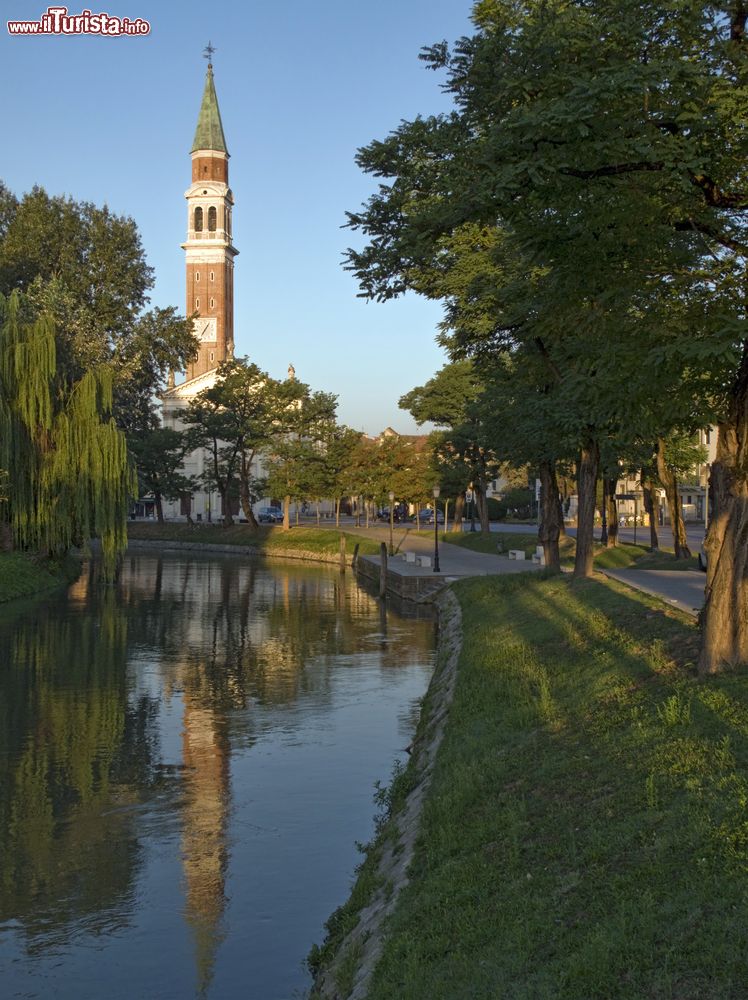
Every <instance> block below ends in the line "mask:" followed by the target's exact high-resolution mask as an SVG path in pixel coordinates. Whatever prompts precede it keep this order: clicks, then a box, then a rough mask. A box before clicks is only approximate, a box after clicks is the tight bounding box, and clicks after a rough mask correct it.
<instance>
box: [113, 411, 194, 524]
mask: <svg viewBox="0 0 748 1000" xmlns="http://www.w3.org/2000/svg"><path fill="white" fill-rule="evenodd" d="M193 444H194V442H193V441H192V440H191V439H190V436H189V435H188V434H187V433H185V432H183V431H176V430H172V429H171V428H168V427H154V428H152V429H150V430H146V431H143V432H141V433H140V434H138V435H134V436H133V437H131V438H130V439H129V441H128V446H129V448H130V452H131V454H132V455H133V457H134V458H135V461H136V463H137V468H138V481H139V484H140V490H141V495H142V494H143V493H153V497H154V499H155V501H156V516H157V518H158V521H159V524H163V521H164V507H163V501H164V500H179V499H180V498H181V497H183V496H185V495H189V494H190V493H192V491H193V490H194V488H195V482H194V480H193V478H192V476H186V475H185V474H184V468H183V466H184V458H185V455H186V454H187V453H188V452H189V451H190V449H191V447H192V445H193Z"/></svg>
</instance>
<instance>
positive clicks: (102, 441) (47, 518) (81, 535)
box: [0, 292, 137, 574]
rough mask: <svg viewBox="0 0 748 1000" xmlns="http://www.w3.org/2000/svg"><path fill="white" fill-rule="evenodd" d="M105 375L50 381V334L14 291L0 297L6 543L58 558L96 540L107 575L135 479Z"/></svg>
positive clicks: (0, 456)
mask: <svg viewBox="0 0 748 1000" xmlns="http://www.w3.org/2000/svg"><path fill="white" fill-rule="evenodd" d="M111 408H112V373H111V371H110V370H109V369H107V368H106V367H104V368H99V369H96V370H90V371H88V372H86V373H85V375H83V377H82V378H80V379H78V380H77V381H75V382H72V383H67V382H65V381H64V380H62V379H61V378H60V377H59V376H58V373H57V368H56V358H55V331H54V326H53V323H52V321H51V320H50V319H49V317H47V316H35V315H33V313H32V312H31V310H30V308H29V306H28V304H27V302H26V301H25V300H24V298H23V296H21V295H20V294H19V293H18V292H13V293H12V294H11V295H10V296H9V297H8V298H5V297H3V296H2V295H0V469H3V470H5V471H7V474H8V478H7V482H8V487H7V490H6V493H5V496H4V497H3V496H2V495H0V524H2V528H3V537H4V538H5V540H6V543H7V542H9V543H10V544H11V545H12V546H14V547H17V548H20V549H25V550H29V551H36V552H44V553H49V554H51V555H60V554H63V553H65V552H67V550H68V549H69V548H70V547H71V545H74V544H81V543H85V542H87V541H88V539H89V538H92V537H98V538H100V539H101V546H102V551H103V556H104V565H105V568H106V570H107V572H108V573H110V574H111V573H112V572H113V570H114V567H115V565H116V561H117V557H118V555H119V554H120V553H121V552H122V551H123V550H124V548H125V546H126V544H127V532H126V522H127V508H128V501H129V497H130V496H131V495H132V494H133V493H134V492H135V490H136V488H137V485H136V476H135V470H134V467H133V465H132V463H131V462H130V460H129V458H128V454H127V446H126V443H125V437H124V435H123V434H122V432H121V431H119V430H118V429H117V427H116V425H115V423H114V420H113V419H112V417H111Z"/></svg>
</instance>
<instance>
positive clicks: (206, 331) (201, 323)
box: [193, 316, 218, 344]
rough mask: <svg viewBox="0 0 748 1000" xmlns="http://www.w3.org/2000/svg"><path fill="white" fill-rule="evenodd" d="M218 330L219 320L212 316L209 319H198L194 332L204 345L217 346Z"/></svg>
mask: <svg viewBox="0 0 748 1000" xmlns="http://www.w3.org/2000/svg"><path fill="white" fill-rule="evenodd" d="M217 328H218V320H217V319H216V317H215V316H210V317H207V318H201V319H196V320H195V323H194V326H193V332H194V334H195V336H196V337H197V339H198V340H200V341H201V342H202V343H203V344H215V342H216V330H217Z"/></svg>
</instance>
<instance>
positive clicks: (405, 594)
mask: <svg viewBox="0 0 748 1000" xmlns="http://www.w3.org/2000/svg"><path fill="white" fill-rule="evenodd" d="M356 572H357V573H358V575H359V576H361V577H363V578H364V580H366V581H367V582H368V583H369V584H376V586H379V574H380V572H381V564H380V561H379V559H378V558H377V557H376V556H359V558H358V560H357V563H356ZM450 582H451V580H448V579H447V578H446V577H434V576H405V575H404V574H402V573H398V572H397V570H396V569H394V568H393V567H392V564H391V563H390V564H388V566H387V593H388V594H395V596H396V597H400V598H402V600H404V601H414V602H417V603H420V602H422V601H433V600H434V599H435V597H436V595H437V594H438V593H439V592H440V591H441V590H443V589H444V587H446V586H447V585H448V584H449V583H450Z"/></svg>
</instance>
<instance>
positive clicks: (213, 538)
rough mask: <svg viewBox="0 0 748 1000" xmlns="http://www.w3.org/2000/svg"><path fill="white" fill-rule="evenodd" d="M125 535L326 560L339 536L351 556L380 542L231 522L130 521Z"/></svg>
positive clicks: (366, 552)
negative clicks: (243, 548)
mask: <svg viewBox="0 0 748 1000" xmlns="http://www.w3.org/2000/svg"><path fill="white" fill-rule="evenodd" d="M127 535H128V538H130V539H133V540H137V541H152V542H186V543H188V544H191V545H245V546H249V547H251V548H254V549H257V551H258V552H263V553H266V554H267V555H274V554H275V555H282V554H284V553H286V554H292V553H298V554H299V555H300V556H301V555H302V554H303V555H304V556H305V557H306V558H309V559H313V558H314V557H315V556H316V557H319V558H321V559H323V560H325V561H327V560H330V559H334V558H335V557H336V556H337V555H338V554H339V552H340V536H341V535H343V536H344V537H345V540H346V553H347V555H348V557H349V558H350V556H352V554H353V550H354V548H355V546H356V545H358V546H359V553H360V554H361V555H374V554H375V553H378V552H379V542H378V541H376V540H374V539H369V538H364V537H362V536H361V535H354V534H350V533H347V532H344V531H338V530H337V529H335V528H307V527H303V528H295V527H293V528H291V530H290V531H283V530H282V528H280V527H266V526H264V525H263V526H261V527H260V528H258V530H257V531H252V529H251V528H250V527H249V525H246V524H234V525H231V526H230V527H227V528H225V527H223V525H220V524H202V525H200V526H198V525H194V526H193V525H189V524H174V523H166V524H158V523H156V522H153V521H150V522H148V523H145V522H142V521H141V522H134V523H132V522H131V523H130V524H129V525H128V528H127Z"/></svg>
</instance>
